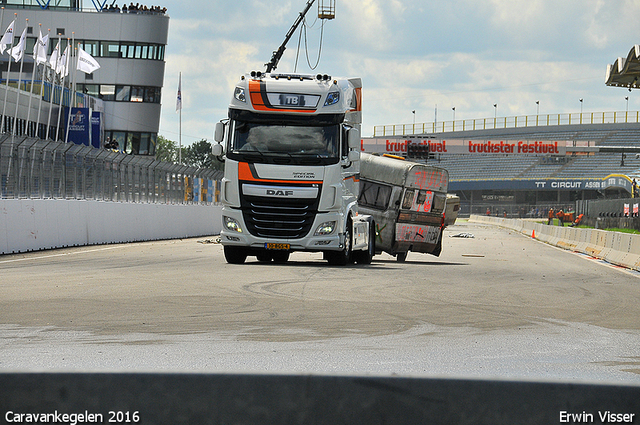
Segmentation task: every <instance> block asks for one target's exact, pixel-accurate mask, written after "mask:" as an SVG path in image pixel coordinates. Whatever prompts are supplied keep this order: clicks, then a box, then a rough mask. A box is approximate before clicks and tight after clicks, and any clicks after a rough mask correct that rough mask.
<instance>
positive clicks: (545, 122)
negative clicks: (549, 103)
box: [373, 111, 640, 137]
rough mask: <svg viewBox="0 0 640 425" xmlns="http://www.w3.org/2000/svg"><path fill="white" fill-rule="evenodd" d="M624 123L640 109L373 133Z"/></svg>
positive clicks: (397, 127) (638, 116) (382, 128)
mask: <svg viewBox="0 0 640 425" xmlns="http://www.w3.org/2000/svg"><path fill="white" fill-rule="evenodd" d="M622 123H640V111H622V112H584V113H582V112H578V113H574V114H571V113H569V114H547V115H524V116H513V117H494V118H480V119H470V120H455V121H441V122H432V123H415V124H392V125H379V126H374V127H373V136H374V137H385V136H404V135H415V134H433V133H447V132H453V131H473V130H494V129H502V128H522V127H547V126H553V125H584V124H622Z"/></svg>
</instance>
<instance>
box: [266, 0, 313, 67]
mask: <svg viewBox="0 0 640 425" xmlns="http://www.w3.org/2000/svg"><path fill="white" fill-rule="evenodd" d="M314 2H315V0H309V1H308V2H307V6H306V7H305V9H304V10H303V11H302V12H301V13H300V15H298V19H296V21H295V22H294V24H293V26H292V27H291V28H290V29H289V32H288V33H287V35H286V36H285V38H284V42H283V43H282V44H281V45H280V47H279V48H278V50H276V51H275V52H273V55H272V56H271V60H270V61H269V63H267V64H265V66H266V67H267V73H270V72H271V71H273V70H274V69H276V68H277V67H278V62H280V59H282V55H284V51H285V50H286V48H287V43H288V42H289V40H290V39H291V37H293V34H294V33H295V32H296V30H297V29H298V26H300V23H302V21H303V20H304V17H305V15H306V14H307V12H308V11H309V9H311V6H312V5H313V3H314Z"/></svg>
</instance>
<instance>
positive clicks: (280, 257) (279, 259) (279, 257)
mask: <svg viewBox="0 0 640 425" xmlns="http://www.w3.org/2000/svg"><path fill="white" fill-rule="evenodd" d="M271 258H273V261H274V262H275V263H286V262H287V261H289V251H276V252H272V253H271Z"/></svg>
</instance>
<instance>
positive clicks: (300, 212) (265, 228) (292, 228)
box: [242, 196, 319, 239]
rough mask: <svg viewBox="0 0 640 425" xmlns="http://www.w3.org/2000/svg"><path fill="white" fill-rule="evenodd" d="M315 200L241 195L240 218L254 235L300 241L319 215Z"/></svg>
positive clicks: (316, 199)
mask: <svg viewBox="0 0 640 425" xmlns="http://www.w3.org/2000/svg"><path fill="white" fill-rule="evenodd" d="M318 202H319V197H318V198H315V199H286V198H268V197H264V198H262V197H256V196H242V215H243V217H244V222H245V224H246V225H247V230H248V231H249V233H251V234H252V235H253V236H257V237H262V238H272V239H299V238H303V237H305V236H306V235H307V234H308V233H309V231H310V230H311V226H313V221H314V219H315V217H316V214H317V212H318Z"/></svg>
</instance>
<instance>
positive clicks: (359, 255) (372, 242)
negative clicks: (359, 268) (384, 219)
mask: <svg viewBox="0 0 640 425" xmlns="http://www.w3.org/2000/svg"><path fill="white" fill-rule="evenodd" d="M374 255H376V228H375V224H374V222H373V221H371V223H369V246H368V247H367V250H366V251H354V252H353V257H354V260H355V261H356V262H357V263H358V264H371V261H372V260H373V256H374Z"/></svg>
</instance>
